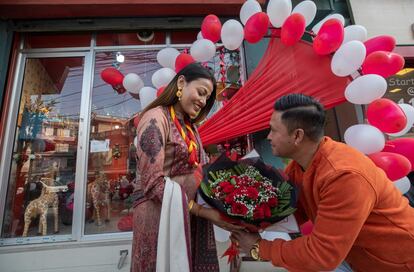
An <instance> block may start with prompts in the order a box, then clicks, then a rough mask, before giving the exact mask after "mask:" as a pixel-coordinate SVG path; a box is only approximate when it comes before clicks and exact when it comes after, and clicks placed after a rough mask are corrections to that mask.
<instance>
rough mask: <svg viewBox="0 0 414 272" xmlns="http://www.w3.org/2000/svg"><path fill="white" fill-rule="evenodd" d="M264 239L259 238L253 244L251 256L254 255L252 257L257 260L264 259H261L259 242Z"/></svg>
mask: <svg viewBox="0 0 414 272" xmlns="http://www.w3.org/2000/svg"><path fill="white" fill-rule="evenodd" d="M261 240H262V239H259V240H257V242H256V243H255V244H254V245H253V246H252V248H251V249H250V256H252V258H253V259H254V260H255V261H261V260H262V259H260V253H259V243H260V241H261Z"/></svg>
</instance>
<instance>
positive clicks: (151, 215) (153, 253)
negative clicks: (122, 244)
mask: <svg viewBox="0 0 414 272" xmlns="http://www.w3.org/2000/svg"><path fill="white" fill-rule="evenodd" d="M177 117H178V119H179V120H180V122H181V123H182V125H183V127H184V122H183V120H182V116H181V117H180V116H179V115H178V114H177ZM193 129H194V131H195V134H196V138H197V142H198V145H199V146H200V147H201V146H202V145H201V142H200V138H199V137H198V132H197V130H196V128H195V127H193ZM137 137H138V146H137V157H138V162H137V165H138V171H139V173H140V175H138V176H140V180H138V183H139V184H140V189H139V190H137V191H136V192H134V195H135V197H136V201H135V205H134V225H133V228H134V237H133V243H132V265H131V271H133V272H138V271H139V272H147V271H155V270H156V259H157V241H158V228H159V222H160V214H161V206H162V197H163V192H164V176H168V177H170V178H171V179H172V180H174V181H175V182H177V183H179V184H180V185H181V186H182V188H183V189H184V190H185V192H186V194H187V197H188V199H194V198H195V196H196V191H197V182H196V178H195V174H196V173H195V172H196V170H195V169H194V168H193V167H192V166H190V164H189V163H188V157H189V155H188V148H187V145H186V143H185V142H184V140H183V139H182V137H181V135H180V134H179V132H178V130H177V128H176V126H175V124H174V123H173V121H172V119H171V116H170V114H169V112H168V110H167V108H165V107H157V108H154V109H151V110H149V111H148V112H146V113H145V114H144V115H143V116H142V118H141V120H140V122H139V125H138V128H137ZM198 155H199V158H200V162H201V164H203V163H205V162H206V156H205V153H204V151H203V149H202V148H199V154H198ZM188 222H191V223H190V225H191V226H189V227H191V252H192V271H193V272H198V271H219V266H218V260H217V251H216V245H215V240H214V232H213V227H212V224H211V223H210V222H209V221H206V220H204V219H202V218H199V217H192V218H191V220H188ZM183 254H187V253H186V252H183Z"/></svg>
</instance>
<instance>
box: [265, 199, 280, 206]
mask: <svg viewBox="0 0 414 272" xmlns="http://www.w3.org/2000/svg"><path fill="white" fill-rule="evenodd" d="M267 204H268V205H269V206H270V207H272V208H273V207H276V206H277V204H279V200H278V199H277V198H276V197H271V198H269V200H268V201H267Z"/></svg>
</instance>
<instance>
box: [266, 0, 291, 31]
mask: <svg viewBox="0 0 414 272" xmlns="http://www.w3.org/2000/svg"><path fill="white" fill-rule="evenodd" d="M291 11H292V1H291V0H270V1H269V4H268V5H267V15H268V16H269V20H270V23H272V25H273V26H274V27H281V26H282V25H283V23H284V22H285V20H286V18H287V17H289V15H290V12H291Z"/></svg>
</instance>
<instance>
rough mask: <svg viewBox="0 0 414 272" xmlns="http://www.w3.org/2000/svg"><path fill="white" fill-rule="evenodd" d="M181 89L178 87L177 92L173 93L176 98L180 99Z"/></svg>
mask: <svg viewBox="0 0 414 272" xmlns="http://www.w3.org/2000/svg"><path fill="white" fill-rule="evenodd" d="M181 90H182V88H178V90H177V92H176V93H175V95H176V96H177V97H178V100H181V96H183V92H182V91H181Z"/></svg>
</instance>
